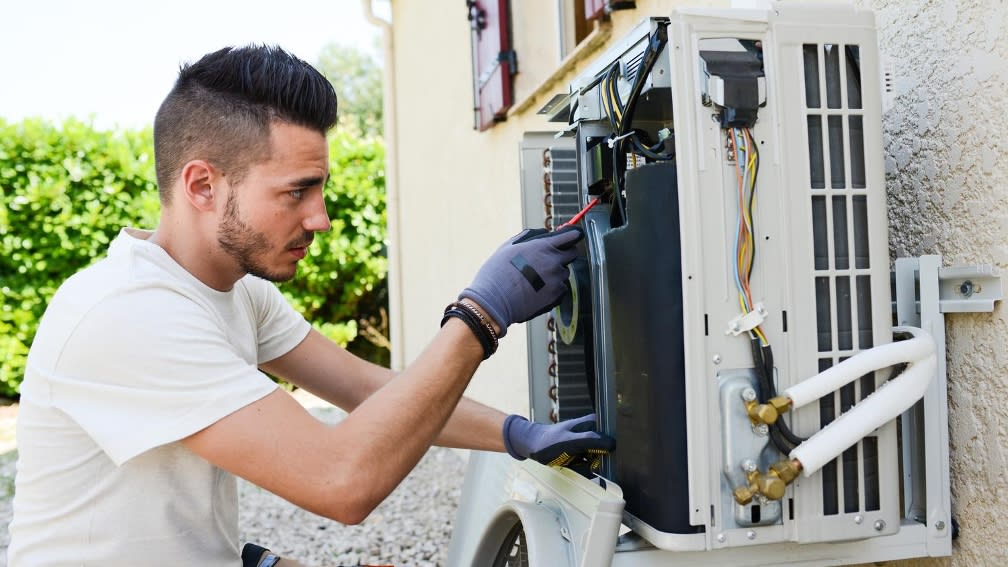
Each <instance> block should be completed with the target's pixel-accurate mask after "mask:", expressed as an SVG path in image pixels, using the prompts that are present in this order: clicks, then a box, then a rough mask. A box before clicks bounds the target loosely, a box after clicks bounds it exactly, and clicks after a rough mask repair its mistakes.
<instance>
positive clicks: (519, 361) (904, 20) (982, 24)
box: [393, 0, 1008, 567]
mask: <svg viewBox="0 0 1008 567" xmlns="http://www.w3.org/2000/svg"><path fill="white" fill-rule="evenodd" d="M512 3H513V4H514V5H515V8H514V10H515V13H516V17H518V18H525V17H526V16H527V15H528V14H530V13H534V12H535V5H536V4H537V3H538V2H537V1H536V0H512ZM860 3H861V4H862V5H866V6H868V7H871V8H874V9H875V10H877V14H878V22H879V28H880V29H879V37H880V44H881V49H882V52H883V54H884V55H885V56H887V57H889V58H890V59H891V60H892V61H893V62H894V63H896V73H897V83H896V86H897V98H896V99H895V105H894V107H893V109H892V110H891V111H890V112H889V113H888V114H887V115H886V117H885V135H886V153H887V156H886V158H887V183H888V190H889V204H890V249H891V253H892V256H893V257H896V256H905V255H918V254H924V253H941V254H943V255H944V256H945V259H946V264H950V263H953V262H955V261H957V260H958V261H961V262H970V263H981V262H993V263H995V264H996V265H997V266H1000V267H1002V268H1004V267H1005V266H1008V244H1006V243H1008V214H1006V213H1008V205H1006V204H1005V202H1004V198H1005V197H1008V163H1006V158H1005V157H1004V154H1005V152H1006V151H1008V134H1006V131H1008V124H1006V122H1008V118H1006V116H1005V113H1006V109H1005V105H1006V103H1008V95H1006V93H1008V69H1006V64H1005V63H1004V62H1005V61H1008V39H1006V35H1005V33H1006V32H1005V31H1004V30H1006V29H1008V4H1006V2H1005V1H1004V0H985V1H974V2H955V1H953V0H944V1H911V2H905V1H896V0H891V1H871V0H860ZM541 4H549V5H550V6H549V7H548V8H547V9H546V10H545V12H543V18H546V17H549V18H552V17H553V8H552V2H549V3H545V2H543V3H541ZM685 4H687V3H684V2H673V1H646V0H638V2H637V9H636V10H634V11H627V12H620V13H617V14H615V16H614V19H613V24H614V26H613V27H614V29H613V38H619V37H621V36H622V35H623V34H624V33H625V32H626V31H627V30H628V29H630V27H632V26H633V25H634V24H635V23H637V22H638V21H639V20H640V19H641V18H643V17H644V16H646V15H652V14H654V15H660V14H667V13H669V12H670V11H671V10H672V8H673V7H674V6H678V5H685ZM688 4H689V5H697V4H699V3H698V2H689V3H688ZM704 4H708V5H710V4H721V5H727V4H728V2H727V1H726V2H706V3H704ZM393 19H394V28H393V29H394V34H395V35H394V38H395V39H394V41H395V45H396V61H395V64H396V81H397V87H398V88H397V91H398V92H397V93H395V96H396V108H397V114H398V129H397V130H398V137H399V142H400V147H399V160H398V179H399V185H400V189H399V193H400V207H401V209H400V222H401V234H402V241H401V243H400V250H401V253H402V257H401V262H402V273H401V286H402V300H403V306H402V312H401V320H400V321H399V322H398V324H400V325H402V330H403V337H404V340H403V343H404V344H403V345H402V346H403V352H404V354H405V358H406V360H407V361H408V360H411V359H413V358H415V357H416V356H417V355H418V354H419V353H420V352H421V350H422V349H423V348H424V347H425V346H426V344H427V343H428V342H429V340H430V339H431V337H432V336H433V335H434V333H435V331H436V329H437V323H438V321H439V320H440V316H441V311H442V309H443V308H444V305H445V304H446V303H448V302H449V301H450V300H452V299H453V298H454V297H455V295H456V294H457V293H458V291H459V290H460V289H462V288H463V287H464V286H465V285H466V284H467V283H468V282H469V279H470V278H471V277H472V275H473V274H474V273H475V271H476V270H477V269H478V267H479V265H480V263H481V262H482V261H483V259H484V258H485V257H486V256H487V255H489V254H490V253H491V252H492V251H493V249H494V248H495V247H496V246H497V245H498V244H499V243H500V242H501V241H502V240H503V239H504V238H506V237H507V236H509V235H511V234H513V233H515V232H517V231H518V230H520V229H521V228H522V227H521V199H520V194H519V186H520V178H519V164H518V147H519V143H520V140H521V137H522V134H523V133H524V132H526V131H536V130H544V131H552V130H555V125H550V124H548V123H546V122H545V121H544V120H543V119H542V118H541V117H538V116H537V115H535V110H536V109H538V108H539V107H540V106H541V104H542V103H543V102H545V100H546V98H545V97H544V98H543V99H542V100H541V101H538V102H536V103H534V104H532V105H531V108H530V110H529V111H527V112H525V113H523V114H522V115H521V116H515V117H511V118H509V119H508V120H507V121H506V122H504V123H501V124H498V125H497V126H495V127H494V128H492V129H491V130H489V131H487V132H483V133H477V132H476V131H474V130H473V129H472V114H471V106H472V99H471V97H472V93H471V89H472V87H471V71H470V51H469V29H468V24H467V22H466V19H465V15H464V10H463V4H462V2H459V1H458V0H429V1H424V2H417V1H394V2H393ZM549 28H550V26H543V24H542V22H541V21H538V22H537V23H535V24H534V25H533V24H530V25H529V26H527V27H526V28H524V32H523V31H522V29H521V28H520V26H518V25H516V31H515V34H516V44H517V48H518V57H519V69H520V70H521V73H520V74H519V75H518V77H517V81H518V82H517V84H516V91H517V92H518V93H519V97H521V95H523V94H525V93H528V92H531V91H532V90H533V89H534V88H535V86H536V85H537V84H538V82H539V81H541V80H542V78H543V77H544V75H545V74H546V73H548V72H550V71H551V70H552V68H553V66H554V64H555V63H549V64H544V63H543V61H544V60H546V59H547V58H550V57H553V55H554V54H555V53H556V38H555V37H554V36H553V35H552V34H550V33H546V32H543V29H546V30H547V31H548V30H549ZM531 54H534V56H533V55H531ZM530 57H532V59H529V58H530ZM557 60H558V59H557ZM573 74H574V73H573V72H571V73H570V74H569V75H568V76H567V77H565V78H564V79H562V80H561V82H560V85H564V84H566V81H569V80H570V78H571V77H572V76H573ZM559 90H562V88H561V87H558V89H557V91H559ZM1006 323H1008V321H1006V315H1005V310H1003V309H1001V308H999V309H998V310H997V311H996V312H995V313H994V314H993V315H991V314H977V315H953V316H950V317H949V318H948V345H947V346H948V378H949V380H948V381H949V396H950V402H949V406H950V413H951V415H950V417H949V424H950V429H951V432H950V438H951V453H952V491H953V509H954V513H955V516H956V518H957V519H958V521H959V523H960V526H961V537H960V539H959V540H958V542H956V544H955V552H954V556H953V559H952V560H951V561H948V560H932V561H926V560H918V561H912V562H899V563H890V565H896V564H899V565H936V564H937V565H944V564H951V565H956V566H962V567H967V566H969V567H973V566H977V565H1005V564H1008V535H1002V534H1003V533H1004V532H1002V531H1001V530H1000V525H1001V522H1000V521H999V520H1001V519H1002V517H1003V516H1004V514H1005V512H1008V491H1006V488H1008V486H1006V484H1008V482H1006V475H1005V464H1006V463H1005V452H1006V447H1008V412H1006V411H1005V409H1004V408H1008V388H1006V387H1005V386H1006V385H1008V384H1006V382H1008V348H1006V347H1008V345H1006V343H1008V340H1006V337H1008V333H1006V326H1008V325H1006ZM526 366H527V361H526V352H525V331H524V329H523V328H522V327H521V326H515V327H513V328H512V329H511V330H510V332H509V333H508V336H507V337H506V338H504V340H503V341H502V343H501V347H500V350H499V352H498V354H497V355H495V356H494V357H493V358H491V359H490V360H489V361H488V362H487V363H485V364H484V365H483V366H482V367H481V368H480V370H479V372H478V373H477V376H476V378H475V379H474V380H473V383H472V385H471V386H470V388H469V390H468V394H469V395H470V396H471V397H474V398H476V399H478V400H480V401H483V402H485V403H488V404H490V405H493V406H495V407H498V408H500V409H502V410H505V411H509V412H519V413H526V412H527V411H528V407H527V405H528V402H527V401H528V392H527V386H526Z"/></svg>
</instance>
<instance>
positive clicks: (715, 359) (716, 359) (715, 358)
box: [711, 354, 721, 364]
mask: <svg viewBox="0 0 1008 567" xmlns="http://www.w3.org/2000/svg"><path fill="white" fill-rule="evenodd" d="M711 362H713V363H714V364H721V355H720V354H715V355H714V356H712V357H711Z"/></svg>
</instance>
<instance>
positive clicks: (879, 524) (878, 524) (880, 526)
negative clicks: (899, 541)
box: [872, 520, 885, 532]
mask: <svg viewBox="0 0 1008 567" xmlns="http://www.w3.org/2000/svg"><path fill="white" fill-rule="evenodd" d="M872 527H873V528H875V531H877V532H880V531H882V530H884V529H885V520H875V524H874V525H872Z"/></svg>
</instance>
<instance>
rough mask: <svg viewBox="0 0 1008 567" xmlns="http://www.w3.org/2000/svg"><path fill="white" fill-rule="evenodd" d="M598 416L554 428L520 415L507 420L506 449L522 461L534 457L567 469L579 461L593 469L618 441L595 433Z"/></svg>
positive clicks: (593, 415) (562, 422)
mask: <svg viewBox="0 0 1008 567" xmlns="http://www.w3.org/2000/svg"><path fill="white" fill-rule="evenodd" d="M594 426H595V414H589V415H586V416H584V417H579V418H577V419H569V420H567V421H561V422H560V423H555V424H551V425H546V424H543V423H535V422H532V421H529V420H527V419H525V418H524V417H522V416H520V415H509V416H508V417H507V419H505V420H504V447H505V448H506V449H507V452H508V453H509V454H510V455H511V456H512V457H514V458H516V459H518V460H519V461H523V460H525V459H526V458H532V459H533V460H536V461H539V462H540V463H542V464H544V465H550V466H561V467H567V466H572V465H576V464H578V463H580V462H586V463H588V464H589V465H590V466H591V468H592V470H594V469H597V468H598V466H599V464H601V462H602V456H603V455H605V454H607V453H610V452H611V451H612V450H613V449H615V448H616V440H615V439H613V438H612V437H609V436H608V435H604V434H602V433H596V432H595V431H593V429H594Z"/></svg>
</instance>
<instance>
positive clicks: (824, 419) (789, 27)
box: [450, 2, 1000, 566]
mask: <svg viewBox="0 0 1008 567" xmlns="http://www.w3.org/2000/svg"><path fill="white" fill-rule="evenodd" d="M880 74H881V73H880V64H879V53H878V42H877V37H876V28H875V19H874V15H873V14H872V12H870V11H867V10H863V9H858V8H855V7H853V6H852V5H850V4H826V3H809V4H800V3H796V2H786V3H783V2H782V3H777V4H773V5H772V7H771V8H770V9H767V10H707V9H684V10H679V11H677V12H675V13H673V14H672V15H671V16H669V17H654V18H649V19H646V20H644V21H643V22H642V23H641V24H640V25H638V26H637V27H636V28H634V29H633V30H632V31H631V32H630V33H629V34H627V35H626V36H625V37H624V38H623V39H621V40H619V41H617V42H615V43H614V44H613V45H612V46H611V47H610V48H609V50H608V51H606V52H605V53H604V54H603V55H601V56H600V57H598V58H597V59H596V60H595V61H594V62H593V63H591V64H590V65H588V66H587V68H585V69H584V70H583V72H582V73H581V74H580V75H579V76H577V77H576V78H575V79H574V80H573V81H572V82H571V84H570V90H569V93H568V95H567V97H566V104H561V105H560V108H559V110H558V109H557V105H556V104H554V105H553V106H552V109H551V114H552V115H554V116H555V117H557V119H559V120H561V121H563V122H564V124H562V125H559V126H558V130H559V133H558V134H557V136H553V135H549V136H536V135H530V136H528V137H527V140H526V144H525V146H524V149H523V154H522V168H523V179H524V180H525V182H524V188H523V191H525V199H526V203H527V208H526V223H527V224H529V225H532V224H534V223H535V222H543V221H545V223H546V225H547V226H548V227H554V226H559V225H560V224H561V223H563V222H565V221H567V220H569V219H571V218H573V217H574V216H575V215H576V214H577V213H578V212H579V211H582V210H583V209H584V208H585V207H586V206H587V205H588V204H589V203H592V202H593V201H595V200H596V199H597V201H598V204H597V206H594V207H593V208H591V209H590V210H588V211H587V212H584V215H583V217H582V218H581V220H580V221H579V222H580V223H581V226H583V228H584V229H585V232H586V238H585V240H584V242H583V255H582V257H581V258H580V259H579V260H577V261H575V263H574V264H573V265H572V268H571V288H572V292H573V293H572V294H571V297H570V298H568V300H566V301H565V302H564V303H563V304H562V305H561V306H560V307H559V308H557V309H556V310H554V312H553V313H552V314H550V315H549V316H548V317H546V318H545V319H541V320H536V321H532V322H530V324H529V325H530V326H529V360H530V369H529V370H530V372H529V374H530V380H529V383H530V402H531V404H530V405H531V410H532V411H531V413H532V418H533V419H535V420H537V421H544V422H548V421H556V420H559V419H567V418H570V417H576V416H580V415H584V414H586V413H591V412H595V413H597V414H598V416H599V427H600V429H601V430H602V431H605V432H606V433H609V434H610V435H612V436H614V437H615V438H616V439H617V449H616V451H615V452H614V453H613V454H612V455H611V456H610V457H608V458H607V459H605V461H604V462H603V464H602V467H601V468H600V469H598V470H594V471H590V470H589V471H580V474H578V473H577V472H574V471H571V470H560V469H549V468H547V467H542V466H540V465H537V464H535V463H527V462H526V463H517V462H514V461H511V460H509V459H508V458H507V457H506V456H504V457H501V456H496V455H489V454H481V455H475V456H474V457H473V458H472V461H471V464H470V470H469V473H468V474H467V479H466V485H465V488H464V490H463V497H462V499H461V504H460V510H459V520H458V522H457V523H456V527H455V533H454V535H453V540H452V549H451V554H450V557H451V563H452V564H453V565H455V564H457V565H469V564H472V565H523V564H528V565H551V566H552V565H610V564H614V565H617V564H618V565H724V564H728V563H729V562H730V563H731V564H733V565H766V564H777V563H780V562H782V561H785V560H786V561H787V562H788V564H789V565H790V564H793V565H839V564H849V563H862V562H870V561H880V560H888V559H896V558H904V557H915V556H942V555H949V554H950V553H951V539H952V531H953V530H952V521H951V507H950V501H949V480H948V436H947V435H948V434H947V422H946V419H947V416H946V413H947V410H946V401H945V375H944V322H943V318H942V315H941V310H940V309H939V303H940V301H941V299H942V297H940V294H939V293H938V291H937V290H938V281H939V279H940V277H942V276H941V272H942V270H943V268H941V267H940V260H936V259H935V258H934V257H928V258H922V259H920V260H917V259H914V260H913V262H912V263H908V262H909V260H904V261H902V263H900V264H898V267H899V266H902V268H900V270H902V271H901V273H902V275H900V276H899V277H898V278H897V279H898V280H899V281H901V282H903V283H902V284H901V285H900V286H897V287H896V288H895V289H896V290H897V291H896V293H895V294H894V291H893V289H894V287H893V284H892V282H893V281H894V279H893V275H892V270H891V266H890V260H889V251H888V233H887V226H888V222H887V214H886V187H885V179H884V166H883V159H884V153H883V148H882V99H881V96H882V89H881V87H880V83H879V77H880ZM544 191H545V193H544ZM544 199H545V203H546V206H545V208H544V207H543V205H542V203H543V202H544ZM936 262H937V263H936ZM974 272H975V273H974ZM951 273H952V272H947V273H946V274H945V275H946V276H947V277H948V278H951V277H959V278H963V277H965V276H963V275H962V273H961V272H956V275H955V276H951V275H949V274H951ZM969 273H971V274H973V275H972V276H971V277H974V278H977V277H986V278H988V279H990V280H991V281H990V282H988V283H989V285H988V286H987V287H986V289H987V291H988V292H989V293H990V294H991V295H989V296H986V297H985V298H984V299H985V300H986V302H985V303H982V304H981V303H977V304H975V305H972V307H971V308H970V309H971V310H989V306H992V301H993V299H1000V280H999V279H997V278H996V276H993V275H991V273H990V272H989V270H985V269H983V268H977V269H976V270H974V271H972V272H969ZM907 274H909V275H907ZM932 280H933V281H932ZM925 290H928V291H925ZM976 299H980V298H979V297H977V298H976ZM894 300H895V302H894ZM900 302H902V305H903V306H904V307H903V310H902V315H901V316H900V317H899V318H898V319H897V318H895V317H894V315H895V313H894V305H896V304H900ZM918 400H923V401H921V402H918ZM789 410H790V411H789ZM899 416H902V417H899ZM901 427H902V430H901V429H900V428H901ZM523 561H524V563H523Z"/></svg>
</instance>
